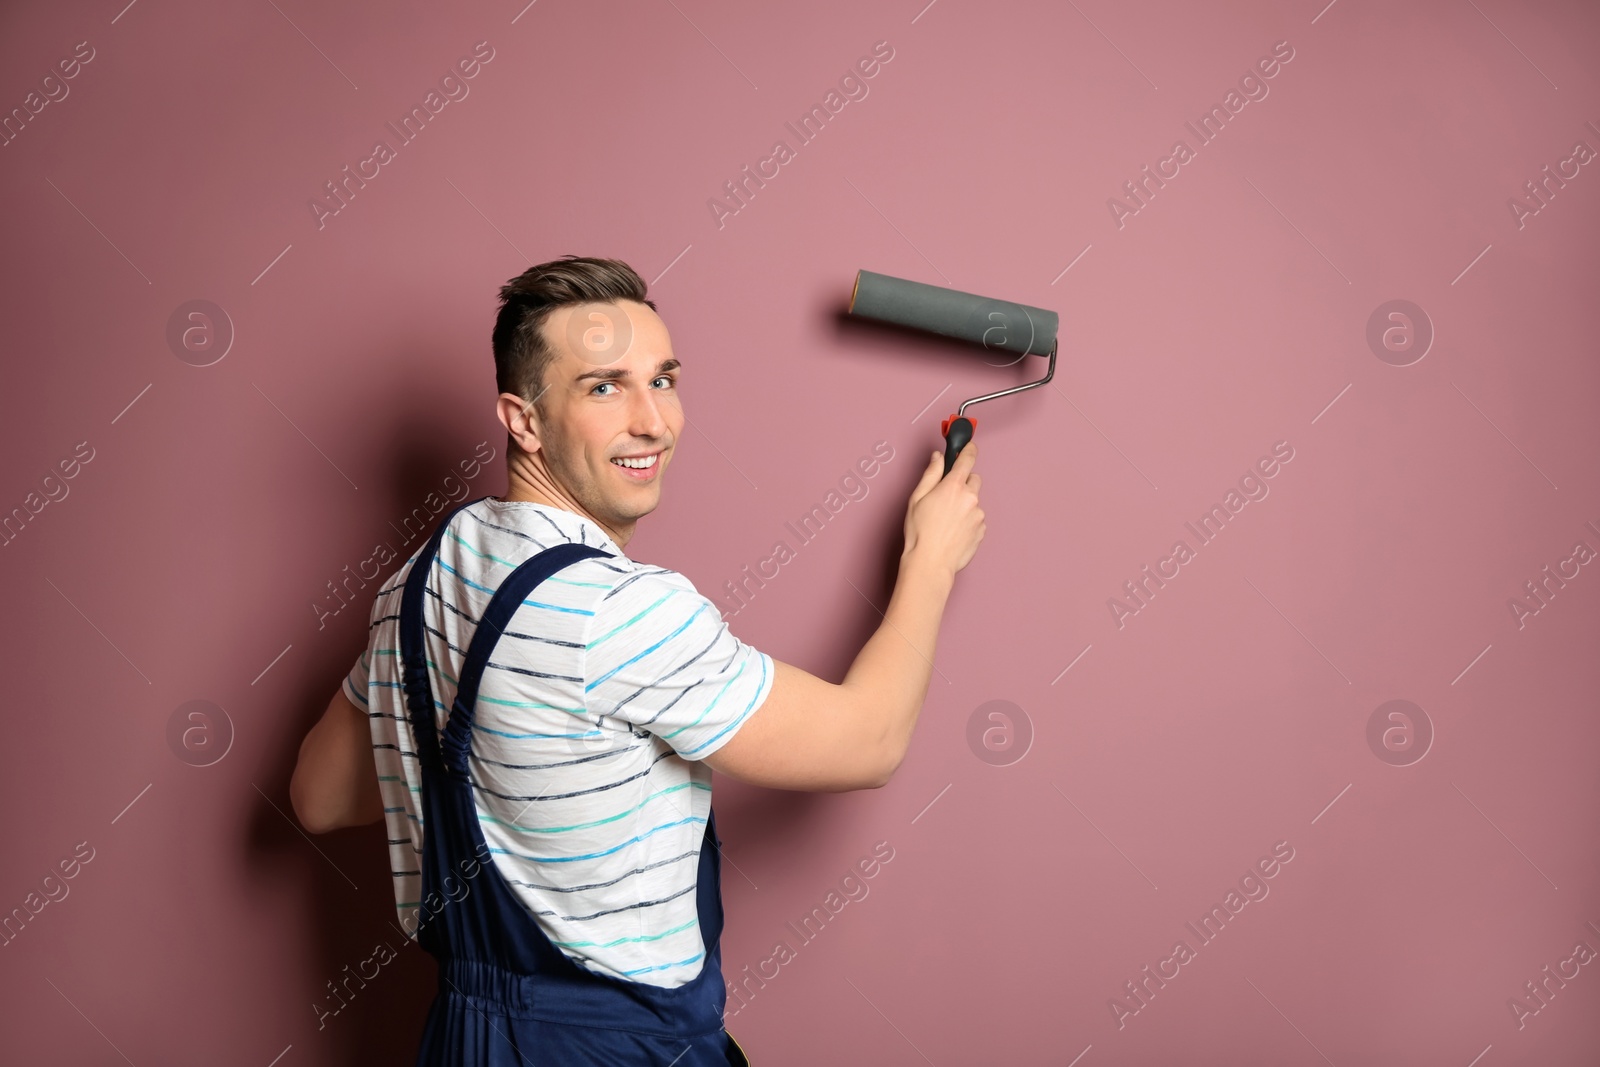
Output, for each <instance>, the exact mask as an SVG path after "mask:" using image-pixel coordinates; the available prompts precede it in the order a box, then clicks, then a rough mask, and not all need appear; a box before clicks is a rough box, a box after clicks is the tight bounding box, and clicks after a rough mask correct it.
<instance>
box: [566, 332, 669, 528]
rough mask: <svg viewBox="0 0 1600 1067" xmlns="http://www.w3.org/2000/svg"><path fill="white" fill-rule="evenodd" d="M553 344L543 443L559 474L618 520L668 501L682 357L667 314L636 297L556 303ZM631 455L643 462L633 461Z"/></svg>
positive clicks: (584, 501)
mask: <svg viewBox="0 0 1600 1067" xmlns="http://www.w3.org/2000/svg"><path fill="white" fill-rule="evenodd" d="M543 330H544V337H545V342H546V343H547V344H548V345H549V346H550V349H551V351H553V352H555V353H556V358H555V359H553V360H552V361H551V362H550V364H549V366H547V367H546V368H545V372H544V395H543V397H542V399H541V402H540V407H541V408H542V409H543V411H544V413H545V418H544V420H543V421H542V424H541V426H542V432H541V433H540V435H539V442H540V451H541V452H542V453H543V454H544V462H545V465H546V466H547V467H548V468H549V470H550V473H551V476H552V477H553V478H554V479H555V481H556V483H557V484H558V485H559V486H560V487H561V488H563V489H564V490H565V491H566V492H567V493H568V494H570V495H571V496H572V497H573V499H574V501H575V502H576V503H578V504H579V505H580V506H581V507H582V508H583V510H584V511H586V512H587V513H588V514H589V515H591V516H593V517H594V518H596V519H599V520H600V521H602V522H604V523H606V525H608V526H610V527H612V528H616V527H619V526H626V525H631V524H632V523H633V522H634V521H635V520H637V519H639V518H640V517H642V516H644V515H648V514H649V513H650V512H652V511H654V510H655V508H656V505H658V504H659V503H660V502H661V477H662V474H663V472H664V471H665V470H666V466H667V464H668V462H670V461H671V459H672V453H673V449H674V447H675V446H676V444H677V441H678V434H679V432H680V431H681V430H682V429H683V408H682V407H681V406H680V404H679V401H678V374H679V369H678V361H677V360H676V359H675V358H673V355H672V340H671V338H670V337H668V336H667V326H666V323H664V322H662V321H661V316H659V315H657V314H656V313H655V312H654V311H653V310H651V309H650V308H648V307H646V306H645V305H644V304H641V303H638V302H637V301H633V300H622V301H618V302H616V303H609V304H606V303H595V304H583V305H579V306H577V307H568V308H558V309H557V310H556V311H554V312H552V313H551V314H550V316H549V317H548V318H546V319H545V322H544V325H543ZM624 457H629V458H631V459H632V461H633V462H635V463H646V464H648V465H647V466H645V467H643V468H639V469H629V468H627V467H624V466H622V465H620V464H619V463H618V462H616V461H617V460H618V459H621V458H624Z"/></svg>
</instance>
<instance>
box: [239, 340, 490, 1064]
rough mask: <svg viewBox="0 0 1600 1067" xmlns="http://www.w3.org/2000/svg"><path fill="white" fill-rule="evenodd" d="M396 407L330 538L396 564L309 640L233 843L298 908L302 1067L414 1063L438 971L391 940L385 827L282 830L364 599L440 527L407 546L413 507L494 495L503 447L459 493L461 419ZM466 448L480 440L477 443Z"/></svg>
mask: <svg viewBox="0 0 1600 1067" xmlns="http://www.w3.org/2000/svg"><path fill="white" fill-rule="evenodd" d="M400 362H401V363H407V362H408V361H406V360H400ZM414 362H416V363H420V362H422V361H414ZM406 399H407V400H408V401H409V402H410V406H409V407H407V408H405V409H403V410H401V411H400V412H398V413H394V414H392V415H391V418H390V419H389V420H387V425H385V426H382V427H374V430H375V431H378V432H387V433H388V434H389V435H390V440H389V441H388V442H387V443H386V444H385V446H384V447H383V449H382V454H383V455H384V456H385V457H386V462H387V465H388V472H387V473H388V488H387V491H386V492H385V491H382V490H380V491H378V492H372V491H371V490H369V489H363V491H362V497H363V500H362V502H363V504H364V505H365V509H364V511H363V515H362V519H361V528H360V529H359V531H355V532H351V533H349V534H348V535H347V536H345V537H343V538H341V541H342V544H341V548H340V554H339V555H337V556H335V557H334V558H339V559H343V558H357V559H359V558H365V557H366V555H367V554H368V553H369V552H370V550H371V545H372V543H373V542H374V541H378V540H382V541H384V542H386V543H388V544H389V545H391V546H392V547H393V549H394V550H395V552H396V553H397V558H395V559H393V560H391V561H390V562H389V563H387V564H385V565H384V566H383V568H382V571H381V573H380V575H379V577H378V578H377V579H375V580H372V581H369V582H367V584H366V586H365V588H363V589H361V590H360V591H359V593H357V594H355V595H354V596H352V598H351V603H350V605H349V608H348V609H347V610H343V611H340V612H339V613H338V614H337V616H336V617H332V618H328V619H327V626H326V629H325V630H323V631H321V632H320V633H318V634H317V635H316V638H315V639H314V641H313V646H314V649H313V655H312V659H313V662H312V663H311V664H310V665H308V666H307V667H306V668H305V669H304V670H302V671H301V672H300V674H299V675H298V677H297V681H296V686H297V692H296V693H295V694H294V695H293V697H292V698H291V701H290V706H292V707H294V708H296V709H298V714H297V715H296V716H295V719H294V722H293V724H292V725H286V726H285V727H284V728H283V729H282V730H281V731H280V732H279V733H278V736H277V739H276V740H277V745H278V749H277V752H276V754H275V756H274V757H273V758H272V759H271V760H270V761H269V770H268V772H266V774H265V777H264V778H263V779H262V780H261V783H260V784H261V787H262V790H263V791H264V792H265V793H266V794H267V795H268V797H270V798H271V801H272V804H271V805H269V804H267V803H265V802H261V803H258V804H257V805H256V806H255V808H254V809H253V815H252V817H251V819H250V824H249V825H248V826H247V827H246V828H245V833H244V835H243V836H244V838H245V856H244V857H243V866H244V867H245V868H246V869H247V870H248V872H249V875H250V877H251V879H252V881H257V882H260V883H265V884H268V885H274V884H277V885H281V886H282V888H284V889H286V890H288V891H289V892H290V893H298V894H299V895H300V897H301V900H302V901H303V903H302V906H301V908H300V909H299V914H300V915H302V916H303V919H302V920H301V921H300V922H299V923H297V924H296V925H295V926H294V927H292V928H290V929H285V930H283V931H282V934H283V936H284V937H285V938H287V939H293V940H298V941H300V942H302V943H303V946H304V952H303V953H302V955H303V956H304V957H305V958H306V959H308V960H310V961H312V962H310V963H308V964H307V967H306V970H305V971H304V972H302V973H301V974H300V975H298V976H297V977H296V978H295V979H294V981H295V982H296V985H297V988H296V989H294V990H289V991H287V995H286V996H285V997H284V998H283V999H285V1000H287V1001H288V1002H289V1003H290V1004H293V1003H296V1002H297V1001H301V1000H303V1003H304V1004H305V1009H304V1010H305V1012H306V1015H305V1021H306V1022H307V1023H309V1024H310V1035H309V1038H295V1042H296V1043H297V1044H299V1043H301V1042H302V1041H305V1042H306V1043H308V1044H313V1045H314V1044H315V1043H319V1042H321V1043H326V1045H327V1046H328V1047H329V1048H330V1049H332V1051H330V1052H323V1053H321V1054H318V1055H314V1057H313V1058H314V1059H316V1060H318V1061H319V1062H334V1063H344V1064H349V1065H350V1067H367V1065H370V1064H373V1063H410V1062H411V1061H412V1060H413V1059H414V1058H415V1056H416V1052H417V1047H418V1045H419V1044H420V1042H421V1039H422V1029H423V1024H424V1023H425V1021H426V1018H427V1012H428V1007H429V1005H430V1004H431V1003H432V1001H433V995H434V990H435V988H436V985H437V982H438V977H437V976H438V968H437V965H436V964H435V963H434V962H433V960H432V958H431V957H429V956H428V954H427V953H426V952H424V951H423V950H422V948H421V947H420V946H419V945H417V944H416V942H415V941H413V940H411V939H410V938H408V937H406V936H404V934H403V932H402V931H401V929H400V926H399V920H398V916H397V914H396V911H395V901H394V894H393V890H392V888H391V887H392V884H393V879H392V876H391V874H390V871H389V857H388V847H387V844H386V841H387V838H388V834H387V831H386V829H385V826H384V823H383V822H381V821H380V822H377V823H373V824H371V825H368V826H360V827H352V828H348V829H344V830H336V831H334V832H332V833H329V834H323V835H304V834H303V833H302V831H301V830H300V828H299V825H298V822H296V823H294V824H293V825H292V826H291V825H290V824H289V823H288V822H286V821H285V816H287V817H288V818H289V819H293V818H294V810H293V808H292V806H291V805H290V802H289V779H290V776H291V775H292V774H293V772H294V765H295V760H296V758H297V756H298V754H299V748H300V742H301V740H302V739H303V738H304V737H305V735H306V732H307V731H309V730H310V729H311V727H312V725H313V724H314V723H315V722H316V721H317V719H318V718H319V717H320V716H321V715H322V713H323V711H324V710H325V709H326V708H327V706H328V701H329V700H331V699H332V698H333V695H334V693H335V691H336V690H337V689H338V687H339V685H340V683H341V682H342V681H343V679H344V676H345V674H346V672H348V671H349V669H350V667H351V665H352V664H353V663H354V662H355V660H356V658H357V657H358V656H359V655H360V654H361V652H362V650H363V649H364V648H365V647H366V640H367V620H368V617H369V612H370V609H371V606H372V598H373V596H375V595H376V593H377V591H378V588H379V586H380V585H381V584H382V583H383V582H384V581H386V580H387V579H389V578H391V577H392V576H393V575H394V574H395V572H396V571H397V570H398V569H399V568H400V567H401V565H402V564H403V563H404V562H405V560H406V559H407V558H409V557H410V555H411V554H412V553H413V552H415V551H416V550H417V549H418V548H419V547H420V546H421V544H422V543H423V539H424V538H425V537H426V535H427V534H428V533H430V532H431V531H432V529H433V526H434V524H435V523H436V522H437V519H436V518H434V519H430V521H429V522H428V524H427V526H426V528H424V529H422V530H421V532H420V533H411V531H412V530H413V529H414V528H415V527H416V526H417V525H418V523H416V522H413V523H412V524H410V525H406V524H404V523H403V522H402V520H403V519H404V518H405V517H407V516H411V515H413V513H414V512H415V509H418V508H419V507H420V508H423V509H424V510H423V512H421V513H417V514H418V516H419V518H420V515H421V514H425V513H426V512H427V509H428V505H427V504H425V503H424V501H425V500H426V499H427V498H428V496H429V494H438V493H440V492H441V486H446V479H447V478H449V477H450V476H451V475H454V476H455V481H452V482H449V483H448V486H447V487H446V489H445V490H444V491H446V492H449V491H451V490H452V489H455V491H456V492H458V493H459V489H456V488H455V487H456V486H457V484H458V483H461V482H464V483H465V485H466V489H467V494H466V497H464V498H463V499H476V498H478V497H481V496H487V495H490V494H499V493H502V492H504V490H505V475H504V464H503V460H502V453H503V450H504V443H503V439H502V437H501V436H500V435H495V436H493V437H491V438H490V442H489V443H490V445H491V446H492V447H493V449H494V452H493V456H494V458H493V459H492V460H490V461H489V462H487V463H484V464H483V465H482V469H481V470H480V471H479V472H478V473H477V476H476V477H474V478H471V479H470V480H468V479H466V478H463V477H462V472H461V470H460V468H459V466H458V465H459V463H460V461H461V457H465V456H473V455H474V450H475V448H476V447H477V444H476V440H474V441H468V440H467V439H466V437H464V436H463V434H462V431H461V429H460V424H461V423H462V421H463V420H462V418H460V417H459V413H456V412H446V413H441V411H440V409H439V408H438V406H437V405H430V404H428V403H426V402H425V401H426V397H424V396H422V395H420V394H418V395H415V396H412V397H408V398H406ZM473 429H474V430H476V424H475V420H474V427H473ZM468 436H473V435H472V434H469V435H468ZM476 439H477V440H481V439H482V432H481V431H477V432H476ZM374 488H376V487H374ZM437 499H438V498H437V497H436V498H435V500H437ZM374 501H376V502H374ZM445 506H449V502H446V505H445ZM442 510H443V508H441V509H440V511H441V512H442ZM391 522H392V523H393V525H391ZM397 528H398V529H397ZM358 553H359V554H358ZM273 806H276V807H277V808H278V809H279V810H278V811H274V810H273ZM280 812H281V813H280ZM308 836H309V841H310V843H309V844H308V843H307V842H308ZM275 999H276V998H275ZM300 1051H301V1050H296V1054H297V1055H298V1054H300Z"/></svg>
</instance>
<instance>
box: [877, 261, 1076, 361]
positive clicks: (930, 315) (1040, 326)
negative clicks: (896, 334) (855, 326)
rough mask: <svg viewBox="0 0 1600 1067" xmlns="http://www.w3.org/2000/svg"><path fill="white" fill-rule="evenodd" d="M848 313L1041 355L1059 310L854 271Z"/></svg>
mask: <svg viewBox="0 0 1600 1067" xmlns="http://www.w3.org/2000/svg"><path fill="white" fill-rule="evenodd" d="M849 310H850V314H852V315H857V316H860V317H861V318H864V319H874V320H876V321H878V322H890V323H894V324H895V325H898V326H910V327H911V328H913V329H917V330H926V331H928V332H929V333H936V334H941V335H943V336H945V337H955V338H958V339H960V340H963V341H971V342H972V343H973V344H977V345H982V346H983V347H984V348H988V349H995V350H998V351H1003V352H1014V353H1016V354H1017V355H1035V356H1047V355H1049V354H1050V348H1051V346H1052V345H1054V344H1055V340H1056V331H1057V330H1058V329H1059V328H1060V321H1061V320H1060V316H1058V315H1057V314H1056V313H1055V312H1054V311H1046V310H1045V309H1044V308H1036V307H1030V306H1029V305H1027V304H1014V303H1012V302H1011V301H1009V300H995V299H992V298H990V297H987V296H975V295H974V294H972V293H963V292H961V291H960V290H958V289H945V288H943V287H942V286H938V285H926V284H924V283H922V282H913V281H908V280H906V279H905V278H893V277H890V276H889V275H887V274H876V273H874V272H872V271H870V270H862V271H857V272H856V285H855V291H854V292H853V293H851V295H850V309H849Z"/></svg>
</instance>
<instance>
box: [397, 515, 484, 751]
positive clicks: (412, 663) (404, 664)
mask: <svg viewBox="0 0 1600 1067" xmlns="http://www.w3.org/2000/svg"><path fill="white" fill-rule="evenodd" d="M488 499H489V498H488V497H486V496H484V497H479V498H478V499H477V500H471V501H467V502H466V503H463V504H460V505H458V506H456V507H455V508H452V509H451V510H450V512H449V513H448V514H447V515H445V517H444V518H443V519H441V520H440V521H439V525H438V526H436V527H434V531H433V536H431V537H429V538H428V543H427V544H425V545H423V546H422V549H421V551H419V552H418V553H417V555H416V558H415V559H413V560H412V561H411V572H410V573H409V574H408V575H407V576H406V587H405V591H404V592H403V593H401V594H400V670H401V674H400V677H401V679H402V681H403V683H404V685H405V693H406V710H407V712H408V713H409V718H410V720H411V734H412V737H413V739H414V743H415V744H416V746H417V758H418V759H419V760H421V761H422V766H423V769H425V770H429V771H437V770H438V769H439V738H438V734H437V733H436V732H435V730H434V715H433V686H432V685H431V684H429V681H428V656H427V653H426V652H425V651H424V645H423V634H424V629H423V625H422V604H423V599H424V596H425V593H426V590H427V588H428V572H429V571H431V570H432V569H433V560H434V557H435V556H436V555H437V554H438V551H439V542H440V541H442V540H443V539H444V531H445V527H447V526H449V525H450V520H451V519H454V518H455V517H456V516H457V515H459V514H460V513H461V512H462V511H464V510H466V509H467V508H468V507H471V506H472V505H473V504H477V503H481V502H482V501H484V500H488Z"/></svg>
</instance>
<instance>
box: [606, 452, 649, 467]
mask: <svg viewBox="0 0 1600 1067" xmlns="http://www.w3.org/2000/svg"><path fill="white" fill-rule="evenodd" d="M660 455H661V453H659V452H657V453H656V454H655V455H654V456H645V457H644V458H643V459H614V460H612V461H611V462H613V463H615V464H617V465H619V466H623V467H632V468H633V469H635V470H649V469H650V468H651V467H654V466H655V465H656V457H657V456H660Z"/></svg>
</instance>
